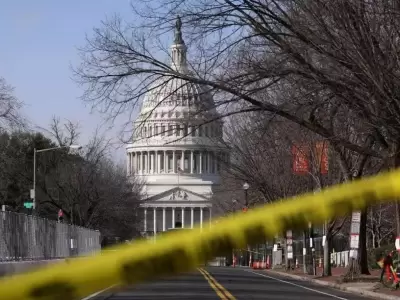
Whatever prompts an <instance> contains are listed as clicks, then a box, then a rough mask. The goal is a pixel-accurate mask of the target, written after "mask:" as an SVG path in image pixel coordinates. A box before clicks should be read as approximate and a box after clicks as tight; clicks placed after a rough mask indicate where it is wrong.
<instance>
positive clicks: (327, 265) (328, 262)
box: [323, 231, 333, 276]
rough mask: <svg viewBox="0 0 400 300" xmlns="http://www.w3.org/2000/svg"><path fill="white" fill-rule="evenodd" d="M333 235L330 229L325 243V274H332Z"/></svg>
mask: <svg viewBox="0 0 400 300" xmlns="http://www.w3.org/2000/svg"><path fill="white" fill-rule="evenodd" d="M332 242H333V237H332V234H331V232H330V231H328V232H326V239H325V245H324V273H323V276H332V266H331V253H332V244H333V243H332Z"/></svg>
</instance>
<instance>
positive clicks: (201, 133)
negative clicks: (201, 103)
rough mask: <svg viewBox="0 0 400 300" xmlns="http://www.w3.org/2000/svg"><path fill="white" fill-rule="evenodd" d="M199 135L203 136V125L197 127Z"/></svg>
mask: <svg viewBox="0 0 400 300" xmlns="http://www.w3.org/2000/svg"><path fill="white" fill-rule="evenodd" d="M199 136H203V127H202V126H200V127H199Z"/></svg>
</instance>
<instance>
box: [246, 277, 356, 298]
mask: <svg viewBox="0 0 400 300" xmlns="http://www.w3.org/2000/svg"><path fill="white" fill-rule="evenodd" d="M245 271H246V272H249V273H253V274H256V275H259V276H262V277H266V278H269V279H273V280H276V281H279V282H283V283H286V284H290V285H293V286H296V287H299V288H302V289H305V290H308V291H311V292H314V293H318V294H321V295H325V296H329V297H332V298H335V299H340V300H349V299H348V298H343V297H339V296H336V295H333V294H329V293H325V292H321V291H318V290H315V289H312V288H308V287H305V286H302V285H300V284H296V283H293V282H290V281H286V280H282V279H278V278H275V277H271V276H268V275H264V274H260V273H257V272H253V271H248V270H245Z"/></svg>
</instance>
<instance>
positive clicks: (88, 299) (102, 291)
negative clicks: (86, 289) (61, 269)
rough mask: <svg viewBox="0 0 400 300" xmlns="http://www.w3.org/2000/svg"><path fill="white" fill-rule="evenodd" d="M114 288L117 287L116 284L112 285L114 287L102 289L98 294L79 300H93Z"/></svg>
mask: <svg viewBox="0 0 400 300" xmlns="http://www.w3.org/2000/svg"><path fill="white" fill-rule="evenodd" d="M116 286H117V284H114V285H112V286H109V287H108V288H106V289H104V290H101V291H99V292H96V293H94V294H91V295H89V296H87V297H85V298H83V299H81V300H90V299H93V298H94V297H96V296H98V295H100V294H101V293H104V292H106V291H108V290H110V289H112V288H113V287H116Z"/></svg>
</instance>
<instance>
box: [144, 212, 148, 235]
mask: <svg viewBox="0 0 400 300" xmlns="http://www.w3.org/2000/svg"><path fill="white" fill-rule="evenodd" d="M146 231H147V207H145V208H144V232H146Z"/></svg>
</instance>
